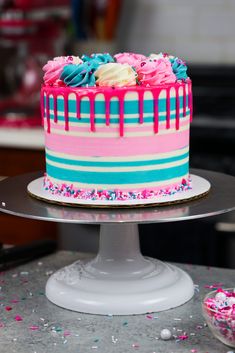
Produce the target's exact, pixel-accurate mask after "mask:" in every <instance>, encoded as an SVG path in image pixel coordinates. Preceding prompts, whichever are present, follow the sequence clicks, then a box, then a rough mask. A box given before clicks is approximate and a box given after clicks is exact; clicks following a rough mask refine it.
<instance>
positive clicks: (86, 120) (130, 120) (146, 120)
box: [51, 110, 189, 125]
mask: <svg viewBox="0 0 235 353" xmlns="http://www.w3.org/2000/svg"><path fill="white" fill-rule="evenodd" d="M188 113H189V110H187V114H188ZM57 118H58V121H64V117H63V116H60V115H58V117H57ZM180 118H183V113H180ZM51 119H54V114H51ZM173 119H175V113H172V114H171V120H173ZM165 120H166V116H165V115H163V116H159V121H165ZM153 121H154V117H153V115H149V116H146V117H144V123H153ZM69 122H70V123H77V124H78V125H79V123H85V124H90V118H81V119H77V118H73V117H69ZM105 122H106V120H105V117H103V118H97V117H96V118H95V123H96V124H101V125H102V124H103V125H104V124H105ZM119 122H120V121H119V118H111V119H110V123H111V124H119ZM124 123H126V124H137V123H139V118H138V117H137V118H124Z"/></svg>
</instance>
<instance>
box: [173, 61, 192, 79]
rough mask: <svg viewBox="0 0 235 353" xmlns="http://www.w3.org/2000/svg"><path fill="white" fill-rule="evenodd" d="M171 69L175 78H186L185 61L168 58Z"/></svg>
mask: <svg viewBox="0 0 235 353" xmlns="http://www.w3.org/2000/svg"><path fill="white" fill-rule="evenodd" d="M170 62H171V67H172V70H173V72H174V74H175V76H176V78H177V80H186V79H187V78H188V75H187V65H186V64H185V62H184V61H183V60H181V59H179V58H176V57H174V58H170Z"/></svg>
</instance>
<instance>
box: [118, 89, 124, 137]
mask: <svg viewBox="0 0 235 353" xmlns="http://www.w3.org/2000/svg"><path fill="white" fill-rule="evenodd" d="M124 97H125V94H122V95H120V96H119V132H120V136H121V137H123V136H124Z"/></svg>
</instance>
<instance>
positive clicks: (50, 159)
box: [46, 152, 189, 168]
mask: <svg viewBox="0 0 235 353" xmlns="http://www.w3.org/2000/svg"><path fill="white" fill-rule="evenodd" d="M188 157H189V153H188V152H187V153H183V154H181V155H179V156H175V157H169V158H162V159H151V160H145V161H129V162H128V161H118V162H104V161H102V162H100V161H99V157H97V160H96V161H95V162H93V161H83V160H72V159H66V158H61V157H55V156H52V155H50V153H48V152H47V153H46V161H47V163H48V164H50V162H56V163H61V164H66V165H70V166H71V165H72V166H81V167H110V168H112V167H142V166H148V165H155V164H164V163H171V162H177V161H180V160H182V159H184V158H188Z"/></svg>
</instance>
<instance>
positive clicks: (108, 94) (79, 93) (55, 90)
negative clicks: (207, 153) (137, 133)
mask: <svg viewBox="0 0 235 353" xmlns="http://www.w3.org/2000/svg"><path fill="white" fill-rule="evenodd" d="M186 84H188V87H189V92H188V97H189V98H188V106H189V109H190V117H191V119H192V89H191V82H190V81H189V82H187V83H183V84H182V83H181V84H179V83H175V84H172V85H168V86H165V85H159V86H153V87H149V88H146V87H141V86H136V87H123V88H115V89H113V88H107V87H99V88H98V89H97V87H92V88H70V87H66V88H65V87H48V86H44V87H43V88H42V93H41V94H42V97H41V98H42V99H41V111H42V117H43V115H44V114H43V112H44V110H45V107H44V94H45V95H46V119H47V132H48V133H49V132H50V106H49V96H50V95H52V96H53V99H54V121H55V122H56V121H57V97H58V96H59V95H62V96H63V98H64V120H65V130H66V131H68V130H69V112H68V96H69V94H70V93H75V95H76V109H77V118H78V119H80V118H81V112H80V103H81V99H82V98H83V97H88V99H89V101H90V129H91V131H93V132H95V131H96V129H95V97H96V95H97V94H103V95H104V101H105V119H106V125H107V126H108V125H110V101H111V99H112V98H113V97H117V98H118V101H119V131H120V136H124V98H125V94H126V93H127V92H131V91H133V92H137V93H138V96H139V123H140V124H142V123H143V122H144V118H143V115H144V104H143V102H144V100H143V98H144V92H145V91H146V90H148V91H149V92H151V93H152V95H153V99H154V133H157V132H158V129H159V116H158V115H159V114H158V99H159V95H160V93H161V92H162V90H166V128H167V129H169V128H170V108H171V107H170V89H171V88H175V90H176V129H179V128H180V116H179V108H180V100H179V88H180V87H183V116H184V117H185V116H186V105H187V104H186Z"/></svg>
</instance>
